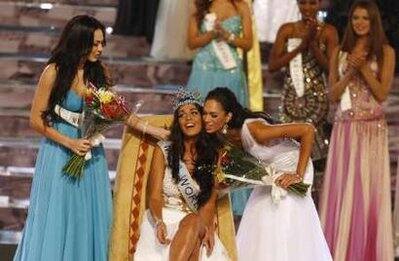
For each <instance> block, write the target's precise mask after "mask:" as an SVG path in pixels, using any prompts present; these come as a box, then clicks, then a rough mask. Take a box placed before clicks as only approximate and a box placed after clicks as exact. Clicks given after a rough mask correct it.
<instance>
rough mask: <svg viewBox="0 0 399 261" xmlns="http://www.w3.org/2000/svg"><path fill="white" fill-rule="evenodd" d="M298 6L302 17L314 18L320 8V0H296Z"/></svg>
mask: <svg viewBox="0 0 399 261" xmlns="http://www.w3.org/2000/svg"><path fill="white" fill-rule="evenodd" d="M298 7H299V11H300V12H301V15H302V18H303V19H315V18H316V15H317V12H318V11H319V9H320V0H298Z"/></svg>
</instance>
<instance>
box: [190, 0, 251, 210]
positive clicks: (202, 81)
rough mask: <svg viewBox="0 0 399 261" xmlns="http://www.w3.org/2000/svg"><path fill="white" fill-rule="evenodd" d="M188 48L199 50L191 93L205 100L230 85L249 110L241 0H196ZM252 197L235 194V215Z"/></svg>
mask: <svg viewBox="0 0 399 261" xmlns="http://www.w3.org/2000/svg"><path fill="white" fill-rule="evenodd" d="M209 13H213V14H214V15H215V16H216V21H215V22H214V23H213V24H214V25H213V26H212V25H211V24H212V22H210V20H211V19H212V18H211V17H212V16H210V15H206V14H209ZM221 41H222V42H224V43H226V44H227V48H228V52H229V53H230V54H231V56H230V57H231V58H232V60H234V62H233V63H231V62H226V60H224V61H223V59H220V58H219V56H218V55H217V49H216V48H215V43H220V42H221ZM188 45H189V47H190V48H192V49H195V48H199V50H198V52H197V54H196V55H195V57H194V61H193V66H192V71H191V74H190V78H189V80H188V83H187V88H188V89H189V90H190V91H196V90H198V91H199V92H200V94H201V96H202V97H206V95H207V94H208V92H209V91H211V90H213V89H215V88H216V87H220V86H228V88H229V89H230V90H231V91H233V92H234V94H235V95H236V97H237V99H238V101H239V102H240V103H241V105H243V106H244V107H246V106H247V105H248V94H247V83H246V78H245V73H244V69H243V62H242V58H241V57H240V56H239V54H238V51H237V48H241V49H242V50H243V51H248V50H250V49H251V47H252V23H251V12H250V9H249V7H248V5H247V4H246V3H245V2H244V1H239V0H218V1H209V0H202V1H201V0H200V1H195V10H194V11H193V13H192V15H191V17H190V22H189V30H188ZM234 64H235V66H234ZM226 68H229V69H226ZM249 194H250V190H242V191H237V192H234V193H232V195H231V197H232V203H233V212H234V215H242V213H243V211H244V207H245V203H246V201H247V200H248V197H249Z"/></svg>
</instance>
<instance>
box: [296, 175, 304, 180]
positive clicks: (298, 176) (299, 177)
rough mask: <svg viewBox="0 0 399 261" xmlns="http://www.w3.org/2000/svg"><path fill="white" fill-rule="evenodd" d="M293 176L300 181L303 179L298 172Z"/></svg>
mask: <svg viewBox="0 0 399 261" xmlns="http://www.w3.org/2000/svg"><path fill="white" fill-rule="evenodd" d="M295 178H297V179H299V180H300V181H301V182H302V181H303V177H302V176H301V175H299V174H295Z"/></svg>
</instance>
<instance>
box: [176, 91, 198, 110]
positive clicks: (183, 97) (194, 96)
mask: <svg viewBox="0 0 399 261" xmlns="http://www.w3.org/2000/svg"><path fill="white" fill-rule="evenodd" d="M190 103H196V104H199V105H201V106H202V99H201V94H200V93H199V92H197V91H196V92H191V91H188V90H186V89H184V87H180V88H179V89H178V90H177V92H176V93H175V96H174V98H173V110H174V111H175V110H177V108H179V107H180V106H182V105H184V104H190Z"/></svg>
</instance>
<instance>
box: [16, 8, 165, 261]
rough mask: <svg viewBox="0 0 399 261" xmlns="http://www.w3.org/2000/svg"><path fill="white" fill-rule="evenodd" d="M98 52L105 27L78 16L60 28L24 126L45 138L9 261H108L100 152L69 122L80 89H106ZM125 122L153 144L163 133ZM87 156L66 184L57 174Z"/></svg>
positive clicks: (108, 209) (108, 210) (77, 111)
mask: <svg viewBox="0 0 399 261" xmlns="http://www.w3.org/2000/svg"><path fill="white" fill-rule="evenodd" d="M104 46H105V28H104V26H103V25H102V24H101V23H100V22H99V21H97V20H96V19H95V18H93V17H90V16H85V15H82V16H76V17H74V18H72V19H71V20H70V21H69V22H68V23H67V25H66V26H65V28H64V31H63V33H62V35H61V38H60V40H59V43H58V44H57V46H56V47H55V49H54V50H53V52H52V56H51V58H50V59H49V61H48V63H47V67H46V68H45V69H44V71H43V73H42V75H41V78H40V80H39V83H38V87H37V89H36V92H35V97H34V100H33V103H32V110H31V116H30V122H31V126H32V128H33V129H35V130H36V131H37V132H39V133H40V134H42V135H43V136H44V139H43V140H42V141H41V143H40V148H39V152H38V156H37V159H36V165H35V173H34V176H33V181H32V188H31V195H30V205H29V211H28V217H27V220H26V224H25V228H24V231H23V235H22V240H21V242H20V243H19V245H18V248H17V251H16V253H15V256H14V260H15V261H17V260H27V261H42V260H74V261H75V260H76V261H80V260H81V261H87V260H98V261H105V260H107V258H108V234H109V230H110V225H111V216H112V215H111V214H112V205H111V203H112V201H111V185H110V181H109V177H108V166H107V162H106V159H105V153H104V148H103V147H102V146H99V147H92V146H91V144H90V141H89V140H88V139H85V138H82V136H81V132H80V129H79V128H78V127H76V126H74V124H73V122H74V120H73V119H78V117H80V116H81V112H82V107H83V98H82V96H83V95H84V93H85V91H86V83H87V82H91V83H93V84H94V85H96V86H110V84H111V82H110V79H109V77H108V75H107V73H106V70H105V68H104V66H103V65H102V63H101V61H100V60H99V58H100V56H101V53H102V51H103V48H104ZM56 108H58V109H57V110H56ZM61 111H62V113H61ZM57 112H58V113H57ZM127 121H128V122H127V123H128V124H130V125H134V126H133V127H135V128H136V129H139V130H144V131H145V130H147V128H150V129H149V130H151V133H152V131H154V130H155V132H154V133H153V134H157V133H158V134H159V135H158V137H161V136H162V135H163V136H165V135H164V134H166V133H165V132H166V131H162V130H160V129H157V128H154V127H151V126H148V127H147V124H144V123H142V122H141V121H140V119H138V118H137V117H136V116H134V115H132V116H131V117H129V118H128V120H127ZM89 150H91V153H92V158H91V159H90V160H88V161H86V164H85V168H84V174H83V177H82V178H81V179H80V180H74V179H73V178H71V177H68V176H67V175H66V174H65V173H64V172H63V170H62V169H63V167H64V165H65V164H66V163H67V162H68V160H69V158H70V156H71V155H72V154H73V153H75V154H78V155H80V156H84V155H85V154H86V153H87V152H88V151H89Z"/></svg>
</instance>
